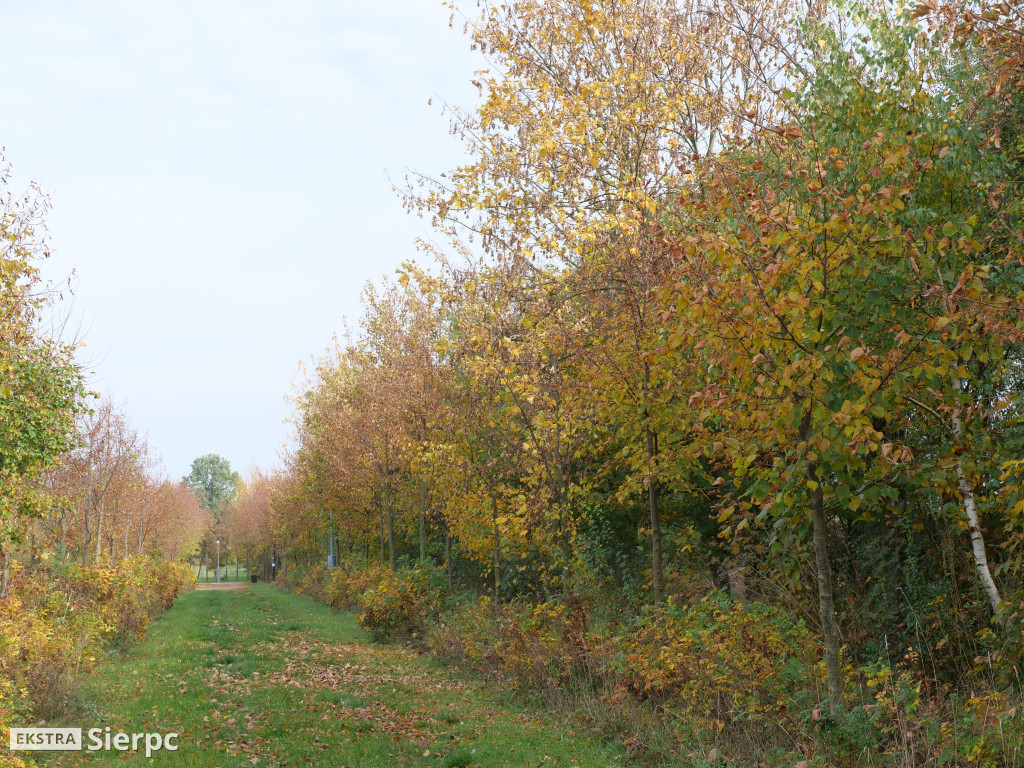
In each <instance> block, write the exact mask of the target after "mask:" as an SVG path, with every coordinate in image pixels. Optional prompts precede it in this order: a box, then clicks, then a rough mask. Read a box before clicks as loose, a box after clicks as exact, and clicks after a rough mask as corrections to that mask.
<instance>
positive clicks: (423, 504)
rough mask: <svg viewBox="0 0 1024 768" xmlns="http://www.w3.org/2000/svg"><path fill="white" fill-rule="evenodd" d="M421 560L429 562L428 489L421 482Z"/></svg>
mask: <svg viewBox="0 0 1024 768" xmlns="http://www.w3.org/2000/svg"><path fill="white" fill-rule="evenodd" d="M420 562H421V563H425V562H427V489H426V486H424V485H423V483H420Z"/></svg>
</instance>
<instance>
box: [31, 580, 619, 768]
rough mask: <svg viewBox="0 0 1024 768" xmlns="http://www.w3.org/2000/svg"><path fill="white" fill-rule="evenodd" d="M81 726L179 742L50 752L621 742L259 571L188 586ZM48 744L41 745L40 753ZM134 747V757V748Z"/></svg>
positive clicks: (460, 762) (252, 761)
mask: <svg viewBox="0 0 1024 768" xmlns="http://www.w3.org/2000/svg"><path fill="white" fill-rule="evenodd" d="M81 707H82V709H81V712H80V713H79V714H78V715H77V716H76V717H77V719H78V720H79V721H81V722H75V723H66V725H80V726H81V727H83V728H90V727H106V726H110V727H111V729H112V731H114V732H118V731H122V732H125V733H135V732H151V731H156V732H161V733H167V732H178V733H180V734H181V737H180V738H179V749H178V750H177V751H176V752H160V753H155V754H154V755H153V757H152V762H150V761H149V760H146V758H145V756H144V755H137V754H131V753H124V752H92V753H85V752H83V753H49V757H50V759H49V760H47V764H49V765H60V766H79V765H89V766H91V765H111V766H114V765H117V766H124V765H140V764H147V765H166V766H174V767H175V768H176V767H177V766H195V767H196V768H218V767H219V768H235V767H236V766H247V767H249V768H251V766H253V765H257V766H261V768H262V767H267V766H274V767H277V766H282V767H283V766H288V767H289V768H291V767H292V766H294V767H295V768H307V767H311V766H324V767H325V768H326V767H328V766H329V767H330V768H341V767H342V766H348V767H349V768H364V767H365V768H372V767H374V766H381V768H384V767H385V766H387V767H388V768H390V767H391V766H424V768H426V767H427V766H438V767H441V766H445V767H447V768H455V767H457V766H481V767H482V768H490V767H491V766H515V767H516V768H526V767H530V766H562V767H564V768H571V766H586V767H587V768H590V767H591V766H619V765H623V764H625V763H626V762H627V761H626V759H625V757H624V756H623V755H622V753H621V752H620V751H619V750H617V749H616V748H615V747H612V746H608V745H604V744H602V743H601V742H600V741H599V740H597V739H595V738H593V737H589V736H586V735H582V734H576V733H573V732H572V730H571V729H570V728H568V727H567V726H566V724H565V723H563V722H558V720H557V718H553V717H551V714H550V713H546V712H544V711H541V710H539V709H528V708H526V707H525V706H524V705H523V704H521V703H518V702H516V701H515V700H513V699H511V698H510V697H508V695H507V694H504V693H502V692H501V691H500V690H495V689H493V687H492V686H489V685H487V684H486V683H483V682H481V681H479V680H475V679H473V678H471V677H469V676H463V675H460V674H458V673H457V672H456V671H453V670H451V669H448V668H445V667H443V666H442V665H440V664H438V663H436V662H434V661H432V660H430V659H428V658H423V657H420V656H418V655H417V654H415V653H414V652H413V651H411V650H408V649H406V648H403V647H399V646H389V645H380V644H376V643H373V642H372V641H371V639H370V637H369V636H368V635H367V634H366V633H364V632H363V631H362V630H361V629H360V628H359V626H358V624H357V623H356V620H355V617H354V616H352V615H351V614H345V613H337V612H335V611H332V610H330V609H329V608H327V607H326V606H323V605H321V604H318V603H315V602H313V601H312V600H310V599H308V598H305V597H302V596H297V595H292V594H288V593H284V592H280V591H278V590H275V589H272V588H269V587H267V586H264V585H262V584H259V585H255V586H247V587H246V588H244V589H235V590H196V591H193V592H189V593H186V594H184V595H182V596H181V597H180V598H179V599H178V601H177V603H176V604H175V605H174V607H173V608H171V610H169V611H168V612H167V613H166V614H164V616H163V617H162V618H161V619H160V620H158V621H157V622H155V623H154V624H153V625H152V627H151V628H150V630H149V632H148V634H147V637H146V640H145V641H144V642H143V643H142V644H141V645H139V646H138V647H137V648H135V649H133V650H132V651H131V652H130V653H129V654H128V655H126V656H124V657H123V658H119V659H115V660H112V661H111V662H110V663H107V664H105V665H104V666H103V667H102V668H101V669H100V670H99V671H98V672H97V673H95V674H93V675H91V676H89V677H88V678H87V679H86V680H84V681H83V689H82V692H81ZM37 754H40V753H37ZM126 756H127V760H126V759H125V758H126Z"/></svg>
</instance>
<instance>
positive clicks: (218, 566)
mask: <svg viewBox="0 0 1024 768" xmlns="http://www.w3.org/2000/svg"><path fill="white" fill-rule="evenodd" d="M217 583H218V584H220V539H217Z"/></svg>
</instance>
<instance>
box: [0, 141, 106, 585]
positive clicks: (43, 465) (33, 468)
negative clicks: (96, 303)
mask: <svg viewBox="0 0 1024 768" xmlns="http://www.w3.org/2000/svg"><path fill="white" fill-rule="evenodd" d="M2 162H3V160H2V157H0V598H3V597H4V596H6V594H7V589H8V584H9V576H8V574H9V562H10V554H11V550H12V548H14V547H16V546H17V545H18V543H19V542H20V541H21V540H22V537H23V536H24V533H25V531H26V526H27V524H28V521H30V520H32V519H34V518H38V517H39V516H40V515H42V514H43V513H44V511H45V510H46V509H47V506H48V502H47V496H46V493H45V490H44V488H43V487H42V486H41V482H40V479H41V477H42V474H43V472H44V471H45V470H47V469H48V468H49V467H50V466H52V465H53V463H54V461H55V460H56V459H57V458H58V456H60V454H61V453H63V452H64V451H67V450H69V449H70V448H71V447H72V446H74V444H75V438H76V436H75V431H74V423H75V417H76V415H77V414H78V413H79V412H81V411H82V410H83V402H84V398H85V395H86V393H85V391H84V384H83V376H82V372H81V369H80V368H79V366H78V365H77V363H76V362H75V360H74V348H73V347H72V346H71V345H69V344H66V343H63V342H61V341H60V340H58V339H56V338H54V337H52V336H51V335H49V334H48V333H47V332H46V327H45V321H46V315H45V312H46V310H47V309H48V307H50V306H52V303H53V300H54V299H55V298H56V296H55V295H54V292H53V291H52V290H51V289H48V287H47V286H46V285H45V284H44V283H43V282H42V278H41V277H40V274H39V264H40V262H41V261H42V260H44V259H46V258H47V256H48V255H49V250H48V246H47V241H46V237H45V231H46V230H45V215H46V212H47V209H48V201H47V199H46V198H45V197H44V196H43V195H42V194H41V193H39V191H38V190H37V189H35V188H33V189H32V190H31V191H29V192H28V193H26V194H25V195H23V196H18V195H16V194H15V193H14V192H13V191H12V190H11V188H10V168H9V167H7V166H6V165H2Z"/></svg>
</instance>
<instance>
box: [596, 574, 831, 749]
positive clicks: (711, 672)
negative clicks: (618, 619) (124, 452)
mask: <svg viewBox="0 0 1024 768" xmlns="http://www.w3.org/2000/svg"><path fill="white" fill-rule="evenodd" d="M815 646H816V644H815V642H814V640H813V638H812V636H811V634H810V632H808V631H807V629H806V627H804V624H803V622H802V621H799V620H797V619H795V618H794V617H793V616H792V615H790V614H789V613H788V612H786V611H784V610H782V609H780V608H775V607H771V606H768V605H764V604H761V603H750V604H747V605H743V604H739V603H736V604H734V603H732V601H731V600H730V599H729V598H728V597H727V596H726V595H724V594H723V593H722V592H719V591H716V592H713V593H711V594H710V595H709V596H707V597H705V598H704V599H703V600H701V601H699V602H698V603H696V604H694V605H693V606H691V607H686V608H683V607H676V606H670V607H669V608H667V609H666V610H664V611H659V612H651V613H649V614H647V615H646V616H644V617H643V618H642V619H641V620H640V621H639V622H638V624H637V625H636V627H635V628H634V631H632V632H630V633H629V634H628V635H626V636H625V637H623V638H622V641H621V656H620V657H619V658H618V661H617V664H616V666H617V667H618V669H619V671H620V672H621V674H622V679H623V682H624V684H625V686H626V688H627V689H628V690H630V691H631V692H633V693H634V694H636V695H639V696H641V697H644V698H650V699H653V700H654V701H655V702H656V703H658V704H659V705H661V706H662V707H663V708H665V709H668V710H671V711H672V712H674V713H677V714H678V715H680V716H682V717H683V718H685V719H686V720H688V721H690V722H692V723H693V724H694V725H695V727H696V728H698V729H706V730H708V731H711V732H715V733H717V732H720V731H721V730H722V729H723V728H725V727H726V726H728V725H730V724H733V723H735V722H739V721H746V723H747V727H750V726H752V727H753V728H754V730H761V729H762V728H763V729H764V730H766V731H769V732H774V731H778V730H779V729H780V728H781V729H785V730H786V731H788V732H791V733H792V732H796V731H799V730H800V729H801V726H802V724H803V721H804V718H803V715H805V714H806V713H809V712H810V711H811V709H812V707H813V706H814V699H813V698H811V695H812V694H810V693H809V692H808V681H809V680H813V678H814V677H815V669H816V664H815V662H816V654H815ZM812 690H813V689H812ZM764 735H765V736H768V737H769V738H770V737H771V733H765V734H764Z"/></svg>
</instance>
